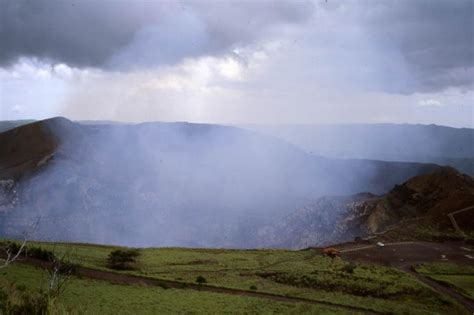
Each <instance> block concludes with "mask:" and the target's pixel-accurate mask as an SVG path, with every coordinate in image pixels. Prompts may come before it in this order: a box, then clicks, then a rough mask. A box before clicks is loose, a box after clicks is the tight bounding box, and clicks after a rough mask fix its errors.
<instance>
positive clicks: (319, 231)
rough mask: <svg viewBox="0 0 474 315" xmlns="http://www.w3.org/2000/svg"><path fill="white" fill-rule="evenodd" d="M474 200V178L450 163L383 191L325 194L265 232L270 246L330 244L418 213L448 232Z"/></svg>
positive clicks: (472, 222)
mask: <svg viewBox="0 0 474 315" xmlns="http://www.w3.org/2000/svg"><path fill="white" fill-rule="evenodd" d="M470 206H474V180H473V179H472V178H471V177H469V176H467V175H464V174H461V173H459V172H457V171H456V170H454V169H452V168H449V167H444V168H440V169H439V170H437V171H435V172H432V173H429V174H424V175H420V176H416V177H413V178H411V179H409V180H408V181H407V182H405V183H403V184H402V185H396V186H395V187H394V188H393V189H392V190H391V191H390V192H388V193H387V194H385V195H383V196H374V195H371V194H358V195H354V196H348V197H324V198H321V199H319V200H318V201H317V202H316V203H313V204H310V205H307V206H305V207H304V208H302V209H300V210H297V211H295V212H294V213H292V214H290V215H288V216H286V217H283V218H281V219H280V220H278V221H277V222H275V223H274V224H273V225H271V226H268V227H265V228H263V229H261V230H260V235H259V236H260V238H261V239H262V242H266V246H279V247H293V248H305V247H309V246H324V245H328V244H334V243H340V242H347V241H352V240H353V239H354V238H355V237H365V236H368V235H371V234H374V233H381V232H384V231H386V230H388V229H394V228H401V229H403V228H404V226H403V222H408V221H410V220H416V219H423V220H420V221H419V222H420V223H419V224H427V225H430V226H435V227H436V228H438V229H439V230H440V231H441V232H442V231H443V230H449V229H450V228H451V226H450V225H449V222H448V221H447V215H448V214H449V213H451V212H453V211H456V210H458V209H462V208H465V207H470ZM472 213H474V209H472V211H471V215H469V216H467V215H465V216H466V219H465V220H463V228H464V229H465V230H466V231H474V215H472ZM447 223H448V224H447ZM406 228H407V230H406V232H407V234H408V233H409V232H410V231H409V229H408V227H406Z"/></svg>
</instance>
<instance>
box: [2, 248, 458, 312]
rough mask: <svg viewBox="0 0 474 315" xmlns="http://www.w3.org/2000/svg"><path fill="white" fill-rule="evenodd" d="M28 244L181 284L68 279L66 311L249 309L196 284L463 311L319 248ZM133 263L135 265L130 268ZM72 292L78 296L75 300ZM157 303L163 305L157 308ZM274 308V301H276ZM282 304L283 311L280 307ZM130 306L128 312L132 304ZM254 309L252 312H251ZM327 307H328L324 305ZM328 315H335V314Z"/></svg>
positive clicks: (375, 307)
mask: <svg viewBox="0 0 474 315" xmlns="http://www.w3.org/2000/svg"><path fill="white" fill-rule="evenodd" d="M30 246H40V247H42V248H44V249H47V250H53V248H54V253H55V254H56V255H60V254H61V253H62V252H68V251H69V252H70V251H73V252H74V253H75V260H76V261H77V262H79V263H80V264H81V265H82V266H85V267H88V268H93V269H97V270H104V271H109V272H116V273H124V274H131V275H136V276H141V277H146V278H154V279H160V280H168V281H176V283H179V284H181V285H179V286H177V287H168V286H163V287H148V286H142V287H139V286H132V285H130V286H124V285H114V286H112V285H110V284H106V283H105V282H103V281H102V282H100V281H90V280H87V279H78V278H76V277H72V278H71V279H72V280H71V281H70V282H71V283H73V284H70V285H69V286H68V289H67V290H66V291H65V293H64V297H65V298H63V299H62V301H63V302H64V303H65V306H66V307H73V306H78V305H80V304H79V302H78V300H77V299H79V298H78V296H79V294H81V295H83V296H81V297H80V299H83V298H84V299H85V298H86V297H89V298H90V299H91V301H93V302H90V303H96V304H94V305H96V306H94V307H97V308H94V312H96V313H97V312H99V311H105V310H106V309H107V310H109V309H110V312H113V310H116V309H117V307H116V306H113V305H110V303H109V302H105V301H102V302H103V303H105V304H104V306H98V305H99V302H97V301H98V300H101V299H102V298H99V296H103V298H104V299H105V297H104V296H105V295H107V294H109V295H110V298H112V295H113V296H114V298H119V296H121V294H125V293H124V292H127V293H126V294H130V295H133V296H135V297H133V298H131V299H132V300H133V299H136V300H133V301H135V302H130V303H137V304H135V305H139V306H137V307H140V309H142V308H143V309H144V310H145V311H144V313H146V310H149V312H156V311H157V310H159V311H161V312H166V311H167V312H174V313H175V312H179V310H184V309H183V308H180V307H181V306H182V307H184V304H186V303H188V302H189V304H186V306H187V307H191V308H190V309H193V308H192V307H193V306H192V305H193V303H192V302H190V300H192V299H196V300H197V301H201V294H202V296H203V297H204V298H205V299H208V300H207V302H206V303H208V304H206V305H205V306H203V307H201V308H199V310H196V312H198V313H199V312H207V313H209V312H212V310H213V308H214V307H218V308H217V309H218V310H219V311H224V310H225V309H224V308H221V306H220V304H219V303H220V302H217V300H219V301H220V299H224V300H228V301H230V300H232V301H234V299H235V303H237V304H236V305H244V306H243V307H244V308H243V309H239V308H238V307H237V306H236V305H235V306H234V305H233V306H229V307H230V308H227V310H228V311H231V312H232V310H234V312H244V311H245V309H246V308H245V307H249V304H247V302H245V303H243V302H242V300H241V299H239V297H237V296H232V297H229V296H227V295H226V294H214V293H210V292H205V291H203V290H201V291H192V290H190V289H189V287H190V286H192V285H195V284H196V283H198V284H200V285H201V286H202V287H206V286H212V287H223V288H232V289H238V290H242V292H259V293H270V294H275V295H280V296H285V297H296V298H304V299H310V300H313V301H321V302H330V303H335V304H339V305H345V306H348V307H356V308H357V307H362V308H365V309H367V310H372V311H377V312H383V313H387V312H390V313H396V314H403V313H406V314H427V313H438V314H442V313H452V314H454V313H455V314H463V310H462V308H460V307H459V306H458V305H457V304H456V303H455V302H453V301H452V300H450V299H448V298H446V297H443V296H440V295H439V294H437V293H435V292H433V291H432V290H430V289H428V288H427V287H426V286H424V285H422V284H420V283H419V282H418V281H416V280H415V279H414V278H412V277H411V276H409V275H407V274H405V273H403V272H400V271H397V270H395V269H392V268H387V267H378V266H369V265H363V264H354V263H348V262H345V261H343V260H342V259H340V258H334V259H332V258H329V257H326V256H324V255H322V253H321V252H320V251H319V250H305V251H286V250H224V249H182V248H160V249H156V248H150V249H140V250H139V255H138V256H137V255H128V254H127V255H125V254H123V253H124V252H128V251H129V250H130V249H127V248H121V247H113V246H101V245H100V246H99V245H87V244H60V243H56V244H48V243H33V244H31V245H30ZM132 251H135V250H132ZM117 253H118V254H117ZM130 256H131V257H133V259H134V262H133V263H131V265H128V264H129V263H130V261H129V260H126V261H128V262H127V263H126V266H125V268H118V269H113V270H111V269H112V268H111V267H112V266H111V265H110V257H114V259H116V261H118V262H120V261H121V259H122V258H124V257H130ZM118 258H120V259H118ZM122 262H123V261H122ZM130 266H133V267H132V268H130ZM121 267H124V266H121ZM138 267H139V268H138ZM16 268H18V266H16ZM22 268H23V267H22ZM7 269H9V268H7ZM10 270H11V269H9V271H8V272H10ZM16 277H19V275H17V276H13V275H11V276H10V277H9V278H10V280H11V281H12V282H13V283H15V284H18V283H20V284H21V282H19V281H17V280H16ZM81 286H86V287H81ZM106 286H109V288H108V289H107V290H114V291H115V292H108V291H107V292H102V291H101V290H104V291H105V290H106V289H105V287H106ZM164 289H166V290H164ZM140 291H142V292H143V297H139V293H138V292H140ZM91 292H95V293H94V294H98V295H99V296H96V295H94V294H92V293H91ZM99 292H102V293H99ZM132 292H133V293H132ZM152 292H155V293H152ZM170 292H172V293H173V294H176V295H175V297H173V296H171V295H170ZM73 293H74V294H75V295H74V296H75V297H76V299H70V296H71V295H72V294H73ZM178 293H179V294H178ZM148 294H150V300H145V296H148ZM178 296H181V297H182V298H184V299H185V302H180V301H176V299H178ZM127 299H128V297H127ZM188 299H189V300H188ZM242 299H243V298H242ZM132 300H131V301H132ZM172 300H175V302H174V303H175V304H173V303H172V302H171V301H172ZM244 300H246V301H247V300H249V301H248V303H250V304H252V305H253V307H255V311H249V312H250V313H255V312H258V311H257V310H261V311H262V312H263V309H262V308H261V307H262V306H263V305H267V306H268V304H269V301H267V300H266V299H261V298H250V299H249V298H247V299H244ZM140 301H141V302H140ZM154 301H157V302H156V303H155V302H154ZM158 301H161V302H163V303H165V305H167V306H166V307H165V306H163V305H156V304H157V303H158ZM186 301H187V302H186ZM161 302H160V303H161ZM90 303H89V302H88V303H87V304H88V310H91V307H92V306H91V305H89V304H90ZM140 303H144V304H143V305H142V304H140ZM147 303H152V304H153V305H155V307H156V308H154V309H153V308H151V309H150V308H147V307H148V306H147V305H148V304H147ZM199 303H200V302H199ZM199 303H198V304H199ZM242 303H243V304H242ZM271 303H275V302H274V301H272V302H270V304H271ZM145 304H147V305H145ZM283 304H284V305H285V306H281V305H283ZM283 304H278V305H280V306H281V308H280V306H278V310H279V311H281V312H284V313H285V312H286V313H288V312H291V313H301V312H303V313H304V311H302V309H301V308H300V306H301V303H290V304H287V303H286V304H285V303H283ZM275 305H277V304H275ZM303 306H304V307H305V308H304V309H305V310H306V309H308V310H312V311H315V309H316V310H317V312H316V313H321V312H322V313H324V311H320V309H321V307H319V306H314V307H313V306H312V305H309V304H303ZM167 307H168V308H167ZM234 307H235V309H234ZM275 307H276V306H275ZM301 307H302V306H301ZM306 307H307V308H306ZM125 308H126V309H127V307H125ZM251 309H252V308H247V310H251ZM322 309H323V310H325V308H324V307H322ZM188 310H189V309H188ZM193 310H194V309H193ZM215 310H216V309H214V312H215ZM273 310H275V308H269V311H267V312H272V311H273ZM336 310H337V311H340V312H345V311H346V310H344V309H338V308H336ZM107 312H108V311H107ZM107 312H105V313H107ZM308 312H309V311H308ZM329 313H334V309H332V310H331V311H330V312H329Z"/></svg>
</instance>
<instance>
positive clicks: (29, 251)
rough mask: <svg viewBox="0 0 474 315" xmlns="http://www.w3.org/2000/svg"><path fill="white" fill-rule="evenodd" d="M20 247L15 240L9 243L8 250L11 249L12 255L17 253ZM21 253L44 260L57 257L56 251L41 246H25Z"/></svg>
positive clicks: (51, 259)
mask: <svg viewBox="0 0 474 315" xmlns="http://www.w3.org/2000/svg"><path fill="white" fill-rule="evenodd" d="M20 248H21V246H20V245H19V244H17V243H15V242H11V243H8V245H7V250H8V251H10V253H11V254H12V255H16V254H17V253H18V251H19V250H20ZM21 255H22V256H24V257H31V258H35V259H39V260H43V261H53V260H54V259H55V256H54V253H53V252H52V251H50V250H47V249H44V248H41V247H31V246H25V247H24V248H23V252H22V253H21Z"/></svg>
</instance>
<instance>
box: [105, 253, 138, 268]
mask: <svg viewBox="0 0 474 315" xmlns="http://www.w3.org/2000/svg"><path fill="white" fill-rule="evenodd" d="M138 256H140V252H139V251H138V249H116V250H113V251H112V252H110V254H109V257H108V258H107V266H108V267H109V268H111V269H117V270H133V269H135V268H136V263H137V258H138Z"/></svg>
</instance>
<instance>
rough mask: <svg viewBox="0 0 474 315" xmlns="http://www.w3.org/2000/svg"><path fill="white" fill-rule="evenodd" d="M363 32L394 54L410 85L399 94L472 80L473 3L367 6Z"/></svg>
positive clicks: (466, 83)
mask: <svg viewBox="0 0 474 315" xmlns="http://www.w3.org/2000/svg"><path fill="white" fill-rule="evenodd" d="M369 4H373V5H370V6H369V7H368V8H367V9H368V11H369V12H370V13H367V15H366V17H367V16H370V18H369V19H368V20H369V21H370V22H369V23H368V29H369V32H370V33H372V34H374V35H375V39H376V42H377V43H379V44H381V45H388V46H389V47H390V46H391V47H390V48H391V49H397V50H399V51H400V53H401V55H402V56H403V58H404V61H405V63H406V64H407V65H408V67H409V69H410V70H411V73H412V75H413V78H412V80H413V81H414V82H415V85H410V86H408V87H407V88H406V89H405V90H404V91H400V92H408V93H410V92H413V91H415V90H416V91H424V92H432V91H437V90H441V89H443V88H446V87H449V86H457V87H467V88H469V87H470V86H471V88H472V84H473V82H474V81H473V80H474V78H473V76H474V71H473V70H474V68H473V67H474V1H472V0H455V1H428V0H420V1H397V2H388V1H387V2H381V3H378V4H376V3H374V2H369Z"/></svg>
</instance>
